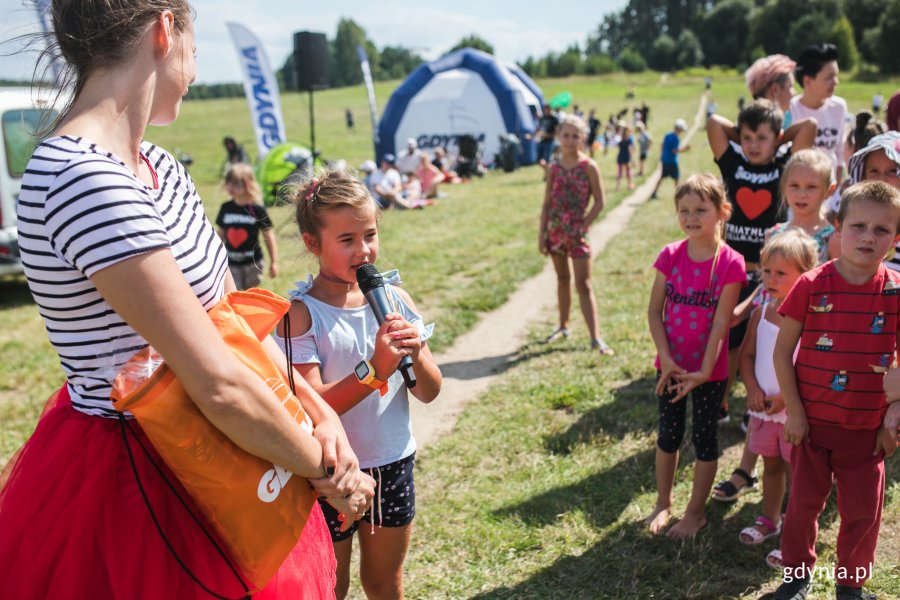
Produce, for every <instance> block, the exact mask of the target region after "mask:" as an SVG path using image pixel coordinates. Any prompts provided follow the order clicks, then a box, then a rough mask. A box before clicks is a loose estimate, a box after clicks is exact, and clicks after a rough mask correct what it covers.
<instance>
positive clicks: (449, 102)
mask: <svg viewBox="0 0 900 600" xmlns="http://www.w3.org/2000/svg"><path fill="white" fill-rule="evenodd" d="M542 106H543V96H542V95H541V90H540V88H539V87H538V86H537V85H536V84H535V83H534V81H532V80H531V79H530V78H529V77H528V75H526V74H525V73H524V72H523V71H522V70H521V69H519V68H518V67H516V66H515V65H505V64H503V63H500V62H498V61H497V60H496V59H495V58H494V57H493V56H491V55H490V54H487V53H485V52H481V51H480V50H474V49H472V48H464V49H462V50H458V51H456V52H453V53H451V54H448V55H447V56H444V57H442V58H439V59H438V60H436V61H434V62H431V63H425V64H422V65H421V66H419V68H417V69H416V70H415V71H413V72H412V74H411V75H410V76H409V77H408V78H407V79H406V81H404V82H403V83H402V84H401V85H400V87H398V88H397V90H396V91H395V92H394V93H393V94H392V95H391V98H390V100H388V103H387V106H386V107H385V109H384V114H383V115H382V117H381V122H380V123H379V125H378V133H379V146H378V148H377V149H376V150H377V153H378V157H379V159H380V158H381V157H382V156H384V155H385V154H388V153H391V154H395V155H396V154H398V151H400V150H402V149H404V148H406V140H407V139H409V138H414V139H415V140H416V141H417V142H418V145H419V148H422V149H424V150H430V149H432V148H435V147H438V146H444V147H445V148H446V149H447V150H448V152H450V153H456V152H457V151H458V140H459V136H460V135H465V134H469V135H473V136H474V137H475V138H476V139H477V140H478V141H479V143H481V144H482V145H483V147H484V150H483V153H482V159H483V161H484V162H486V163H488V164H490V163H491V162H492V161H493V160H494V156H495V155H496V154H497V153H498V152H499V151H500V149H501V144H500V136H504V135H507V134H510V133H512V134H515V135H516V136H518V138H519V141H520V153H519V162H520V163H521V164H525V165H529V164H533V163H535V162H537V146H536V143H535V142H534V141H533V140H531V139H526V134H531V133H532V132H533V131H534V129H535V127H536V125H537V118H538V117H537V116H538V115H539V114H540V113H541V109H542ZM529 137H530V136H529Z"/></svg>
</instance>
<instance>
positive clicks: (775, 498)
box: [763, 456, 786, 533]
mask: <svg viewBox="0 0 900 600" xmlns="http://www.w3.org/2000/svg"><path fill="white" fill-rule="evenodd" d="M785 466H786V465H785V463H784V461H783V460H781V456H772V457H769V456H764V457H763V469H764V470H763V514H764V515H765V516H766V517H767V518H768V519H769V520H770V521H772V522H773V523H775V524H776V525H777V524H779V523H781V503H782V502H783V501H784V490H785V486H786V483H785V472H786V469H785ZM763 533H768V532H765V531H763Z"/></svg>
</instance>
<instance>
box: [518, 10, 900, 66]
mask: <svg viewBox="0 0 900 600" xmlns="http://www.w3.org/2000/svg"><path fill="white" fill-rule="evenodd" d="M819 42H831V43H833V44H835V45H836V46H837V48H838V52H839V54H840V64H841V68H842V69H844V70H848V71H852V70H855V69H858V68H859V67H865V68H866V69H867V70H878V71H880V72H881V73H885V74H889V73H898V72H900V61H898V60H897V58H896V57H897V56H898V55H900V0H815V1H814V2H810V1H809V0H629V2H628V4H627V5H626V6H625V7H624V8H623V9H622V10H620V11H618V12H615V13H611V14H608V15H606V16H605V17H604V18H603V20H602V21H601V22H600V24H599V25H598V26H597V28H596V29H595V30H594V31H592V32H590V33H589V34H588V35H587V39H586V42H585V45H584V48H583V49H582V48H581V47H579V45H578V44H573V45H572V46H570V47H569V48H568V49H567V50H566V51H565V52H562V53H554V52H549V53H547V54H546V55H544V56H538V57H529V58H528V59H527V60H526V61H525V62H524V63H522V65H521V66H522V68H523V70H525V71H526V72H527V73H529V74H530V75H532V76H536V77H565V76H568V75H573V74H578V73H584V74H594V73H605V72H609V71H615V70H619V69H621V70H625V71H642V70H644V69H646V68H648V67H649V68H652V69H655V70H658V71H672V70H677V69H683V68H689V67H695V66H707V67H708V66H712V65H720V66H725V67H736V68H743V67H745V66H747V65H749V64H750V63H751V62H752V61H754V60H756V59H757V58H760V57H762V56H766V55H768V54H787V55H788V56H797V55H798V54H799V53H800V51H802V50H803V48H805V47H806V46H808V45H809V44H813V43H819Z"/></svg>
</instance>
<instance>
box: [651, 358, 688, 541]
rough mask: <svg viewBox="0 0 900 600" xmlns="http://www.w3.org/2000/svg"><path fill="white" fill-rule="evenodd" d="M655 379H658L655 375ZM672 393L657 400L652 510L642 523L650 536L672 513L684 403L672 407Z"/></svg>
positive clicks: (659, 529)
mask: <svg viewBox="0 0 900 600" xmlns="http://www.w3.org/2000/svg"><path fill="white" fill-rule="evenodd" d="M657 377H658V375H657ZM673 396H674V394H673V393H665V394H663V395H662V396H659V432H658V434H657V438H656V507H655V508H654V509H653V512H652V513H650V516H648V517H647V518H646V519H645V520H644V525H645V526H646V527H647V528H648V529H649V530H650V533H652V534H654V535H656V534H658V533H662V530H663V529H665V527H666V524H667V523H668V521H669V516H670V513H671V509H672V488H673V486H674V485H675V468H676V467H677V466H678V449H679V448H680V447H681V441H682V440H683V439H684V421H685V401H684V400H681V401H679V402H675V403H672V402H670V400H671V399H672V397H673Z"/></svg>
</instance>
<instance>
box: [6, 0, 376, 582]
mask: <svg viewBox="0 0 900 600" xmlns="http://www.w3.org/2000/svg"><path fill="white" fill-rule="evenodd" d="M52 10H53V24H54V28H55V37H56V43H57V46H58V50H59V52H60V53H61V54H62V56H63V57H64V58H65V59H66V61H67V63H68V64H69V66H70V68H71V71H72V84H73V87H74V94H73V99H72V101H71V103H70V104H69V105H68V106H67V107H65V109H64V110H63V111H62V113H61V116H60V118H59V120H58V122H57V123H56V126H55V129H54V131H53V133H52V135H51V137H49V138H48V139H47V140H45V141H44V142H43V143H41V144H40V145H39V146H38V148H37V150H36V151H35V153H34V156H33V157H32V159H31V162H30V163H29V164H28V168H27V171H26V173H25V176H24V178H23V182H22V191H21V195H20V198H19V205H18V217H19V240H20V245H21V252H22V258H23V263H24V265H25V272H26V276H27V278H28V284H29V287H30V289H31V291H32V294H33V296H34V299H35V301H36V303H37V305H38V310H39V312H40V314H41V316H42V318H43V319H44V322H45V325H46V329H47V333H48V335H49V337H50V341H51V343H52V344H53V347H54V348H55V350H56V352H57V354H58V355H59V360H60V365H61V366H62V368H63V371H64V372H65V375H66V385H65V386H64V387H63V388H62V390H61V391H60V395H59V398H60V399H59V401H58V402H56V403H55V405H53V406H52V407H50V406H48V410H47V411H46V412H45V414H44V415H43V416H42V418H41V420H40V422H39V423H38V426H37V429H36V430H35V433H34V434H33V436H32V437H31V439H30V440H29V441H28V442H26V444H25V446H24V447H23V449H22V450H21V451H20V453H19V454H18V455H17V457H16V458H15V459H14V461H13V463H12V464H11V465H9V466H8V467H7V469H6V473H8V479H7V481H6V483H5V484H3V487H2V488H0V540H3V542H2V544H0V589H2V590H3V597H4V598H15V599H18V598H23V599H24V598H27V599H34V598H64V597H79V598H128V599H134V598H154V599H155V598H178V599H184V598H209V597H210V595H209V593H208V592H207V591H205V590H204V589H203V588H202V587H201V585H200V583H202V584H205V585H208V587H209V590H211V591H212V592H213V594H212V595H213V596H217V597H241V596H245V595H246V594H247V592H246V589H245V587H244V586H243V584H242V583H241V582H240V581H239V578H238V577H236V576H235V575H236V573H233V572H232V571H231V570H229V569H230V567H229V565H228V561H226V560H225V558H224V556H220V555H219V554H218V553H217V548H216V544H215V543H214V542H213V541H212V540H211V539H207V537H205V536H204V535H203V534H202V532H201V528H203V529H205V530H207V531H211V528H210V527H209V525H208V524H207V523H205V522H204V520H203V518H202V517H200V521H199V526H198V524H197V523H195V522H194V521H192V517H191V516H190V515H189V513H188V510H190V511H191V512H193V513H196V508H195V507H194V506H193V503H192V501H191V500H190V498H189V497H188V496H187V495H186V493H185V492H184V490H183V489H181V488H180V486H178V484H177V481H176V480H175V478H174V477H173V476H172V474H171V473H170V472H168V470H167V469H166V468H165V466H164V465H162V463H161V461H160V460H159V458H158V456H155V453H154V452H153V451H152V447H150V446H149V443H148V442H147V440H146V436H143V434H141V433H140V431H139V429H140V428H139V427H138V426H137V425H136V424H134V423H133V422H132V424H131V428H132V429H135V430H138V432H139V433H138V436H139V440H140V441H141V442H142V445H144V446H147V447H148V448H149V450H150V452H149V455H150V456H152V457H153V462H155V463H157V464H159V465H162V472H161V473H160V472H157V471H156V470H154V465H153V464H152V463H151V458H150V456H146V455H145V454H144V453H141V452H134V453H133V457H129V456H128V453H127V451H126V448H125V443H124V442H123V439H122V432H121V430H120V425H119V423H118V422H117V420H116V419H115V418H114V417H117V416H118V413H117V412H116V411H115V410H114V408H113V405H112V402H111V400H110V399H109V395H110V391H111V382H112V380H113V379H114V378H115V376H116V374H117V372H118V370H119V368H120V367H121V365H122V364H124V363H125V362H126V361H127V360H128V359H129V358H130V357H131V356H132V355H133V354H134V353H135V352H137V351H138V350H141V349H142V348H145V347H146V346H147V345H148V344H149V345H152V346H153V347H154V348H155V349H156V350H157V351H159V353H160V354H161V355H162V356H163V357H164V358H165V360H166V363H167V364H168V365H169V366H170V367H171V369H172V370H173V371H174V373H175V374H176V376H177V377H178V378H179V380H180V381H181V383H182V384H183V386H184V388H185V389H186V391H187V392H188V394H189V395H190V397H191V398H193V399H195V402H196V403H197V406H198V408H199V409H200V411H201V412H202V413H203V414H204V415H205V416H206V417H207V418H208V419H209V420H210V421H211V422H212V423H213V424H214V425H215V426H216V427H217V428H218V429H219V430H221V431H222V432H223V433H224V434H225V435H226V436H227V437H229V438H230V439H231V440H232V441H233V442H235V443H236V444H237V445H238V446H240V447H241V448H243V449H244V450H246V451H248V452H250V453H252V454H255V455H257V456H259V457H262V458H264V459H266V460H269V461H271V462H273V463H275V464H278V465H283V466H284V467H285V468H286V469H288V470H289V471H292V472H294V473H297V474H298V475H301V476H303V477H306V478H308V479H309V480H310V481H311V483H312V484H313V485H314V486H315V487H316V489H317V491H318V492H319V494H320V495H323V496H326V497H327V498H329V501H330V502H331V501H333V504H334V505H335V507H336V508H337V509H338V510H339V511H341V512H342V513H343V514H344V515H345V518H348V519H354V518H358V517H356V515H357V514H361V512H364V511H365V508H366V507H367V506H368V504H369V503H370V502H371V498H372V490H373V482H372V480H371V478H369V477H368V476H367V475H365V474H363V473H361V472H360V470H359V468H358V463H357V459H356V456H355V455H354V454H353V451H352V450H351V449H350V446H349V444H348V442H347V438H346V435H345V433H344V431H343V428H342V427H341V424H340V420H339V419H338V417H337V415H336V414H335V413H334V411H333V410H332V409H331V408H330V407H328V405H327V404H326V403H325V402H324V401H323V400H322V399H321V397H319V396H318V395H317V394H316V393H315V392H314V391H313V390H312V388H310V387H309V386H308V384H306V382H305V381H303V380H302V378H300V377H297V378H296V379H297V380H298V386H297V387H298V389H297V394H298V397H299V398H300V399H301V402H302V404H303V407H304V409H305V410H306V412H307V413H308V414H309V416H310V417H311V418H312V419H313V421H314V423H315V424H316V427H315V430H314V433H313V434H312V435H310V434H307V433H306V432H304V431H303V430H302V429H301V428H300V426H299V425H298V424H297V423H296V422H295V421H294V420H293V419H292V418H291V417H290V415H288V413H287V412H286V411H284V410H283V409H282V408H281V406H280V402H279V401H278V399H277V398H276V397H275V396H274V394H272V392H271V391H270V389H269V388H268V386H266V384H265V383H264V382H262V381H261V380H260V379H259V378H258V377H256V376H255V375H254V374H253V373H252V372H251V371H250V370H249V369H248V368H247V367H246V366H244V365H243V364H242V363H241V362H239V361H238V359H237V358H236V357H235V356H234V354H233V353H232V352H231V351H230V350H229V349H228V348H227V346H226V345H225V343H224V342H223V340H222V339H221V337H220V336H219V334H218V333H217V331H216V329H215V328H214V327H213V325H212V322H211V321H210V319H209V318H208V317H207V315H206V310H207V309H209V308H210V307H212V306H213V305H214V304H215V303H216V302H217V301H218V300H219V299H220V298H221V297H222V296H223V294H225V293H227V292H229V291H232V290H234V289H235V286H234V282H233V280H232V278H231V276H230V274H229V273H228V269H227V264H226V257H225V251H224V248H223V247H222V244H221V243H220V242H219V239H218V238H217V236H216V234H215V231H214V229H213V227H212V225H211V224H210V223H209V221H208V220H207V219H206V218H205V216H204V213H203V206H202V203H201V201H200V198H199V197H198V195H197V191H196V189H195V187H194V184H193V181H192V180H191V178H190V177H189V176H188V174H187V172H186V171H185V170H184V169H183V167H182V166H181V165H180V164H179V163H178V162H177V161H176V160H175V159H174V158H173V157H172V156H171V155H170V154H169V153H168V152H165V151H164V150H162V149H160V148H158V147H156V146H154V145H152V144H150V143H148V142H144V141H143V135H144V130H145V128H146V126H147V125H148V124H154V125H165V124H168V123H171V122H172V121H173V120H174V119H175V118H176V116H177V114H178V110H179V107H180V104H181V99H182V97H183V96H184V94H186V93H187V90H188V85H189V84H190V83H191V82H192V81H193V79H194V74H195V62H194V52H195V50H194V36H193V26H192V23H191V18H192V9H191V7H190V6H189V4H188V3H187V1H186V0H54V1H53V3H52ZM264 345H265V346H266V348H267V350H268V351H269V353H270V355H271V356H272V358H273V360H275V361H276V364H285V362H286V361H285V358H284V356H283V355H282V354H281V353H280V350H279V349H278V348H277V346H276V345H275V344H274V341H273V340H271V339H268V340H266V341H265V342H264ZM132 461H133V462H132ZM135 469H136V471H137V473H138V474H139V476H140V482H141V484H142V487H141V488H139V484H138V482H137V480H136V477H135V472H134V470H135ZM161 475H165V476H166V479H167V480H168V481H169V482H173V483H174V489H173V490H170V489H168V488H167V487H166V483H165V481H164V480H163V479H162V477H161ZM181 501H184V502H186V504H187V506H183V505H181V504H179V502H181ZM148 505H149V506H150V507H152V509H153V511H154V513H155V516H153V517H152V520H151V515H150V512H149V511H148ZM186 509H187V510H186ZM157 527H158V528H159V530H160V531H161V532H162V533H163V534H164V535H165V539H163V537H162V536H161V535H160V534H159V533H158V532H157ZM218 545H219V546H221V544H218ZM175 555H177V556H178V558H176V556H175ZM333 585H334V556H333V553H332V551H331V543H330V538H329V534H328V531H327V528H326V526H325V523H324V520H323V519H322V515H321V512H320V510H318V509H317V508H316V509H314V511H313V513H312V514H311V515H310V517H309V520H308V522H307V525H306V528H305V529H304V531H303V534H302V536H301V538H300V541H299V543H298V545H297V547H296V548H295V550H294V551H293V553H292V554H291V555H290V556H289V557H288V559H287V560H286V561H285V563H284V565H283V566H282V568H281V570H279V572H278V573H277V574H276V575H275V577H274V578H273V579H272V581H271V582H270V584H269V585H268V586H267V587H266V588H265V589H264V590H263V591H262V592H260V594H259V595H258V596H256V597H260V598H282V597H295V598H331V597H333Z"/></svg>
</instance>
